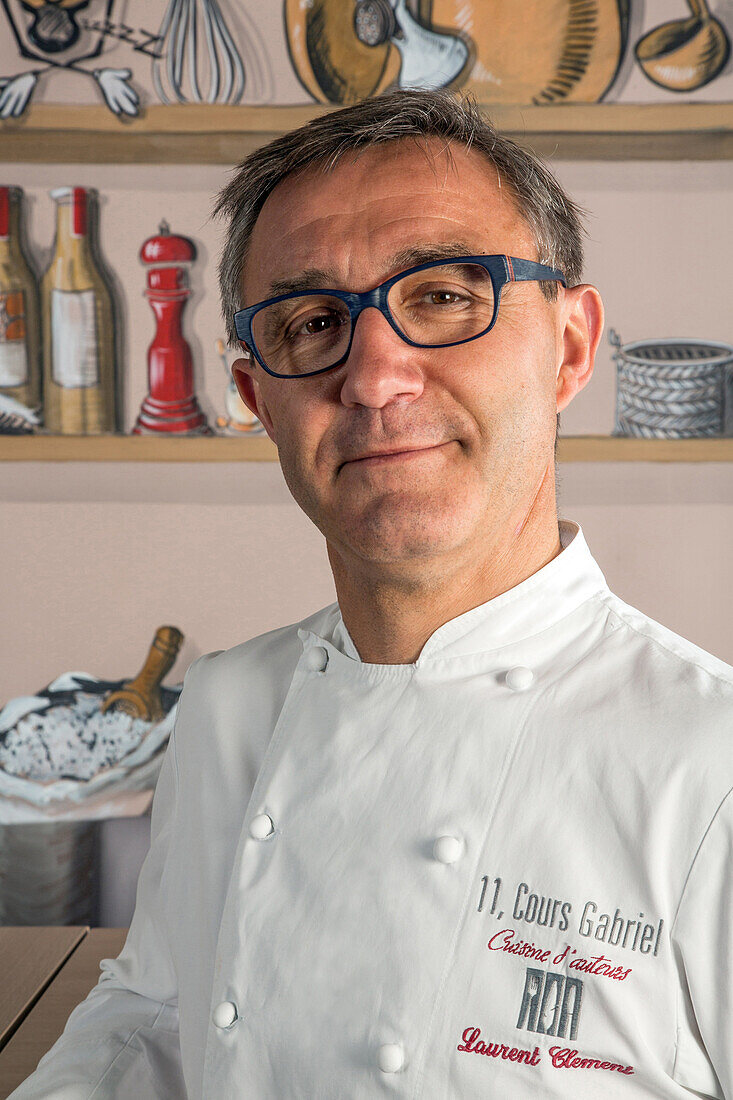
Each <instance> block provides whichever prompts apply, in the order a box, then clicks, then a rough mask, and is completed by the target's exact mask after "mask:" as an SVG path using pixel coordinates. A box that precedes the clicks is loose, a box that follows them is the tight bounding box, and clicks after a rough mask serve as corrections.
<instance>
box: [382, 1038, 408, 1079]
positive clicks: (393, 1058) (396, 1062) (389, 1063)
mask: <svg viewBox="0 0 733 1100" xmlns="http://www.w3.org/2000/svg"><path fill="white" fill-rule="evenodd" d="M404 1061H405V1056H404V1054H403V1053H402V1047H401V1046H400V1045H399V1044H398V1043H384V1044H383V1045H382V1046H381V1047H380V1048H379V1068H380V1069H381V1070H383V1071H384V1073H396V1072H397V1070H398V1069H402V1066H403V1064H404Z"/></svg>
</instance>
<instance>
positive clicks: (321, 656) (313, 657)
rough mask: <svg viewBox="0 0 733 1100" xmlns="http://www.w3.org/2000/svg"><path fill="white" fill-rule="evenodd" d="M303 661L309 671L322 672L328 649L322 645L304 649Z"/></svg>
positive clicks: (326, 661)
mask: <svg viewBox="0 0 733 1100" xmlns="http://www.w3.org/2000/svg"><path fill="white" fill-rule="evenodd" d="M303 661H304V663H305V667H306V668H307V669H309V670H310V671H311V672H323V670H324V669H325V667H326V665H327V664H328V650H327V649H324V648H323V646H322V645H314V646H313V648H312V649H309V650H306V653H305V656H304V658H303Z"/></svg>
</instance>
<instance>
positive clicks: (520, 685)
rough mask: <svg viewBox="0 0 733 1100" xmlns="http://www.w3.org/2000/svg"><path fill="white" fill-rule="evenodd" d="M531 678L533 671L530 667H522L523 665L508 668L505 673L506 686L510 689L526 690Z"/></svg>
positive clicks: (532, 678) (532, 677)
mask: <svg viewBox="0 0 733 1100" xmlns="http://www.w3.org/2000/svg"><path fill="white" fill-rule="evenodd" d="M533 680H534V672H533V671H532V669H531V668H524V666H523V665H517V667H516V668H510V669H509V671H508V672H507V674H506V686H507V687H508V688H510V689H511V690H512V691H526V689H527V688H528V687H529V685H530V684H531V683H532V681H533Z"/></svg>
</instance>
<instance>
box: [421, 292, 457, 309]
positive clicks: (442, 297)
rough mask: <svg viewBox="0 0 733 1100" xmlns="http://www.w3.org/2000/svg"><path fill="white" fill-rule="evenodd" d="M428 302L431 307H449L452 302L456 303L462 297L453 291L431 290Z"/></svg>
mask: <svg viewBox="0 0 733 1100" xmlns="http://www.w3.org/2000/svg"><path fill="white" fill-rule="evenodd" d="M428 297H429V298H430V301H431V302H432V304H433V305H436V306H442V305H451V304H452V303H453V302H457V301H459V300H460V298H461V297H462V296H461V295H460V294H457V293H456V291H455V290H431V291H430V292H429V294H428Z"/></svg>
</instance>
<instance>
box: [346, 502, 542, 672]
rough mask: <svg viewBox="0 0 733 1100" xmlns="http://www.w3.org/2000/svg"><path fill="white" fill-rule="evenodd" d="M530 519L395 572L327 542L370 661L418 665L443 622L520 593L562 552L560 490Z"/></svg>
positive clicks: (350, 621) (533, 508)
mask: <svg viewBox="0 0 733 1100" xmlns="http://www.w3.org/2000/svg"><path fill="white" fill-rule="evenodd" d="M539 503H540V502H539V499H538V498H537V497H536V498H535V500H534V501H533V502H532V504H531V505H530V507H529V509H528V510H526V515H525V516H524V519H522V518H521V515H520V517H519V518H518V517H517V516H516V515H512V516H511V517H509V521H508V522H507V523H506V525H505V526H503V527H502V528H501V529H500V530H498V531H497V532H496V533H495V534H493V535H487V536H484V537H482V538H481V539H480V540H477V541H478V542H479V543H480V545H477V543H476V542H471V543H470V545H466V546H463V547H461V548H460V551H459V552H455V551H454V552H451V554H449V555H442V556H440V557H435V558H431V559H429V560H428V561H426V560H425V559H421V560H420V561H419V562H414V561H413V562H411V563H410V564H409V567H400V568H399V569H395V568H390V570H389V572H388V573H386V572H385V570H384V567H383V566H382V565H379V566H375V565H374V564H373V563H370V562H368V561H366V562H365V561H364V560H363V559H357V558H355V557H352V556H351V555H350V556H349V557H348V559H347V558H346V557H345V556H344V554H343V553H342V552H341V550H340V549H338V550H337V549H336V548H335V547H334V546H333V545H332V544H331V543H328V556H329V560H330V562H331V569H332V571H333V576H334V582H335V586H336V594H337V597H338V603H339V607H340V610H341V615H342V617H343V620H344V623H345V625H346V628H347V630H348V632H349V634H350V635H351V638H352V641H353V642H354V645H355V646H356V648H357V651H358V653H359V656H360V657H361V659H362V661H364V662H365V663H367V664H390V665H402V664H412V663H414V662H415V661H416V660H417V658H418V657H419V656H420V652H421V650H422V648H423V646H424V645H425V643H426V641H427V640H428V638H429V637H430V636H431V635H432V634H434V633H435V631H436V630H438V628H439V627H441V626H443V624H444V623H447V622H449V621H450V620H451V619H455V618H457V617H458V616H459V615H462V614H464V612H466V611H470V610H471V609H472V608H474V607H478V606H479V605H480V604H483V603H487V602H488V601H489V600H491V599H493V598H494V597H495V596H499V595H501V593H502V592H507V591H508V590H509V589H510V588H514V587H515V586H516V585H518V584H520V583H521V582H522V581H523V580H526V579H527V578H528V577H531V576H532V574H533V573H536V572H537V571H538V570H539V569H542V567H543V566H545V565H547V563H548V562H550V561H552V559H553V558H554V557H556V556H557V555H558V554H559V553H560V551H561V549H562V545H561V543H560V536H559V531H558V523H557V511H556V508H555V501H554V492H553V494H552V501H551V504H550V502H549V501H548V502H547V507H545V508H544V509H542V508H538V505H539Z"/></svg>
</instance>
